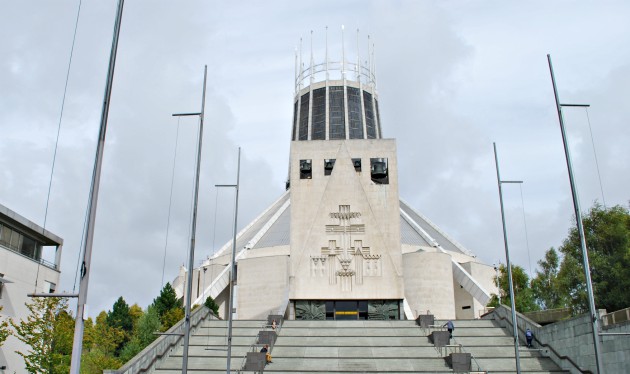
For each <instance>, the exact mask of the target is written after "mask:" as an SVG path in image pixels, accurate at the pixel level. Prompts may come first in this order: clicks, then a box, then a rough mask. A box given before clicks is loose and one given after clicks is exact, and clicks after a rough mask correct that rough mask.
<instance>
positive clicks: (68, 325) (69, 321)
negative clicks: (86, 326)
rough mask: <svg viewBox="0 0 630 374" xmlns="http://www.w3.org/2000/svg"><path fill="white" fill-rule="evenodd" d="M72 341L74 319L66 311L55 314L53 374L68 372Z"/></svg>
mask: <svg viewBox="0 0 630 374" xmlns="http://www.w3.org/2000/svg"><path fill="white" fill-rule="evenodd" d="M73 340H74V317H73V316H72V315H71V314H70V312H68V310H67V309H62V310H60V311H59V313H57V317H56V320H55V325H54V329H53V344H52V352H53V367H54V370H53V371H54V372H55V373H67V372H69V371H70V361H71V358H72V342H73Z"/></svg>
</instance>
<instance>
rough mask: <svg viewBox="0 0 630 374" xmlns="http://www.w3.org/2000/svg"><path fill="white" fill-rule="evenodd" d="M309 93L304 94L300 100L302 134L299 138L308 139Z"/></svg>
mask: <svg viewBox="0 0 630 374" xmlns="http://www.w3.org/2000/svg"><path fill="white" fill-rule="evenodd" d="M308 96H309V94H308V93H305V94H304V95H302V98H301V100H300V134H299V135H298V136H299V138H298V139H299V140H308V106H309V101H308V99H309V97H308Z"/></svg>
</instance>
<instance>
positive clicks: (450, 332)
mask: <svg viewBox="0 0 630 374" xmlns="http://www.w3.org/2000/svg"><path fill="white" fill-rule="evenodd" d="M442 327H446V329H447V330H448V335H449V339H453V330H455V325H453V321H451V320H449V321H448V322H446V323H445V324H444V325H443V326H442Z"/></svg>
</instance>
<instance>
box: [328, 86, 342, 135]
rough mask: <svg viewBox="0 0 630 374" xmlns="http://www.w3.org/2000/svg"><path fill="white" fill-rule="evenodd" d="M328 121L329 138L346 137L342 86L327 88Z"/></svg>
mask: <svg viewBox="0 0 630 374" xmlns="http://www.w3.org/2000/svg"><path fill="white" fill-rule="evenodd" d="M328 96H329V98H328V106H329V108H328V113H329V114H328V117H329V119H328V122H329V124H330V135H329V138H330V139H345V138H346V119H345V118H346V117H345V114H344V113H345V112H344V110H345V109H344V99H343V86H331V87H329V88H328Z"/></svg>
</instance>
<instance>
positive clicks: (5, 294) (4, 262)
mask: <svg viewBox="0 0 630 374" xmlns="http://www.w3.org/2000/svg"><path fill="white" fill-rule="evenodd" d="M62 247H63V239H61V238H59V237H58V236H56V235H54V234H53V233H51V232H49V231H47V230H44V229H43V228H42V227H40V226H38V225H36V224H35V223H33V222H31V221H29V220H28V219H26V218H24V217H22V216H20V215H18V214H17V213H15V212H13V211H12V210H10V209H9V208H7V207H5V206H3V205H0V306H2V311H0V318H2V319H6V318H11V319H13V320H14V321H16V322H18V321H19V320H22V319H25V318H26V317H27V316H28V314H29V311H28V309H27V308H26V306H25V304H26V303H27V302H29V301H30V297H28V296H27V294H32V293H54V292H55V289H56V288H57V285H58V284H59V276H60V275H61V273H60V270H59V262H60V260H61V250H62ZM28 349H29V347H28V346H26V345H25V344H24V343H22V342H20V341H19V340H18V339H17V338H16V337H13V336H10V337H9V338H8V339H7V340H6V341H5V342H4V345H2V346H1V347H0V373H5V372H6V373H14V372H15V373H25V372H26V370H25V366H24V360H23V359H22V357H21V356H19V355H18V354H17V353H15V351H16V350H19V351H22V352H26V351H27V350H28Z"/></svg>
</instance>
